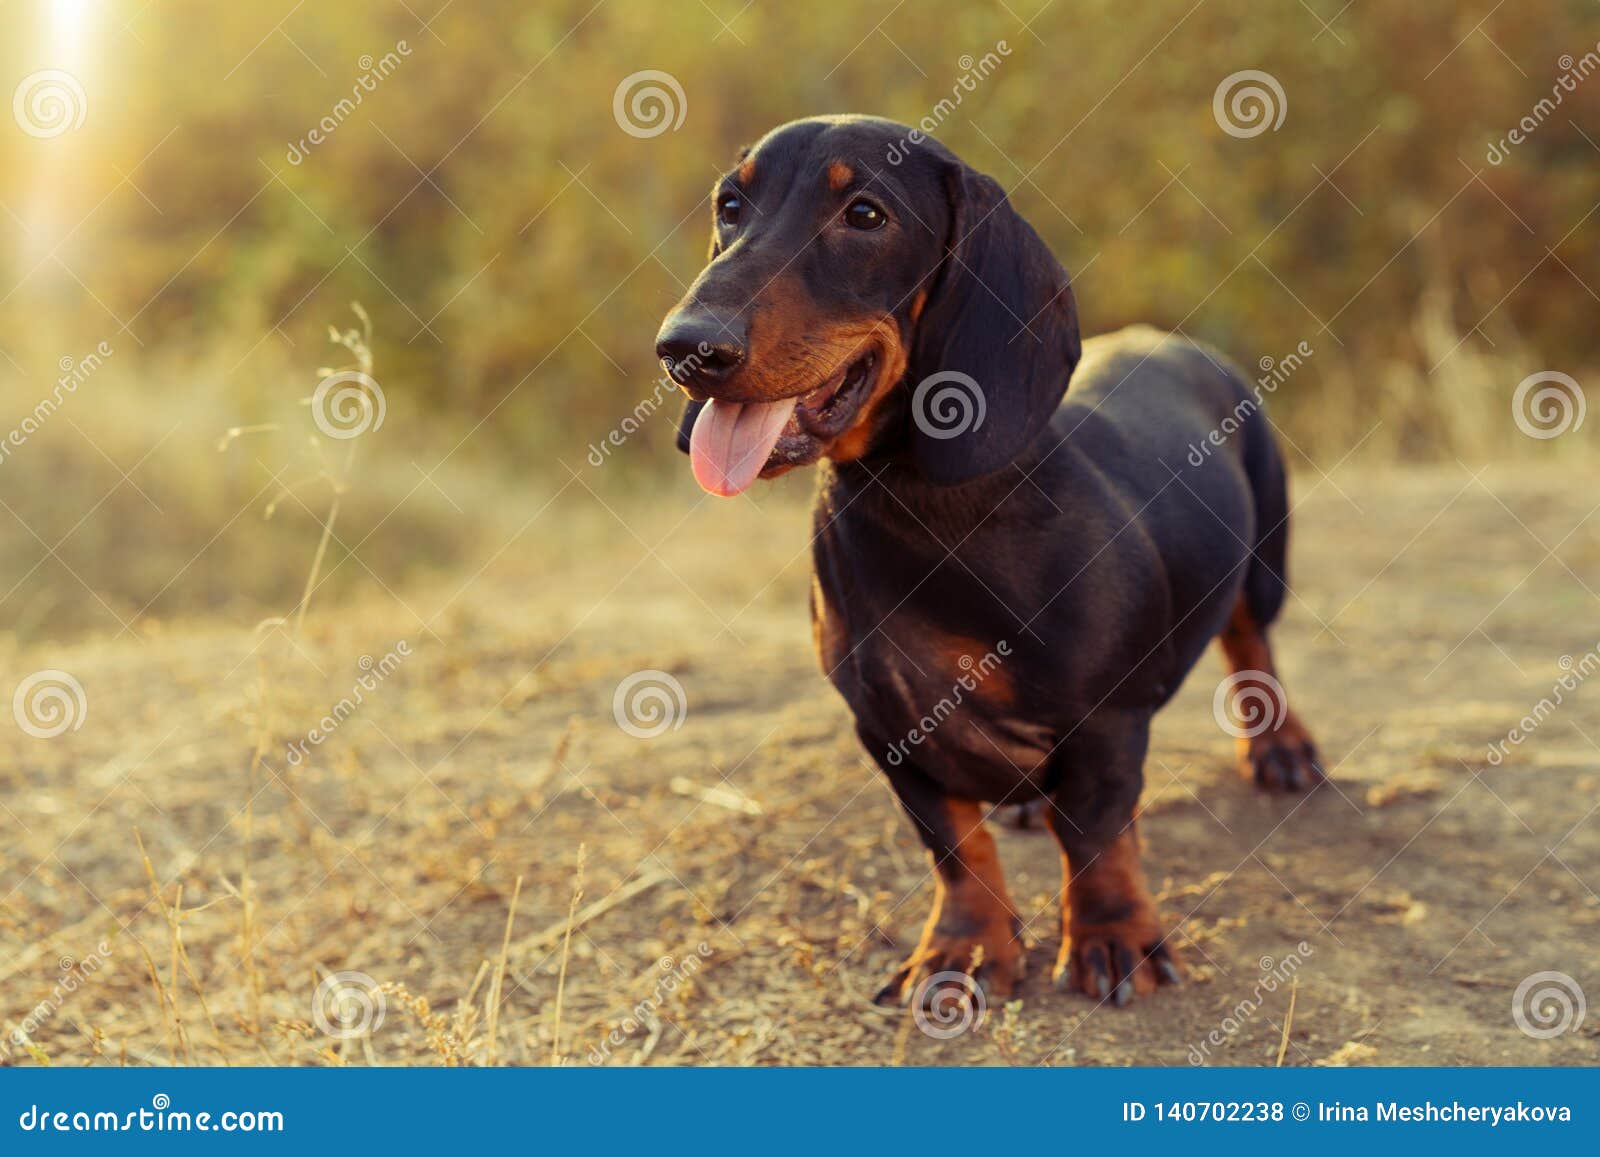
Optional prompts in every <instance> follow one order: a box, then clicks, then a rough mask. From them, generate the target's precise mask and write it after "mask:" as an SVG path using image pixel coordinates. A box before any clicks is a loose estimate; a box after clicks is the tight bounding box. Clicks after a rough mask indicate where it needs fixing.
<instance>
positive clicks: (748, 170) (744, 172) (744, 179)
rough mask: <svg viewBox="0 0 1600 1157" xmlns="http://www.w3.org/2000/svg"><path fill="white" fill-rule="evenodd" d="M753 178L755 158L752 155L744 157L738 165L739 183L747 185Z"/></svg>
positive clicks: (754, 176)
mask: <svg viewBox="0 0 1600 1157" xmlns="http://www.w3.org/2000/svg"><path fill="white" fill-rule="evenodd" d="M755 179H756V159H755V158H754V157H746V158H745V159H744V160H743V161H742V162H741V163H740V165H739V183H740V184H741V185H748V184H749V183H750V182H751V181H753V180H755Z"/></svg>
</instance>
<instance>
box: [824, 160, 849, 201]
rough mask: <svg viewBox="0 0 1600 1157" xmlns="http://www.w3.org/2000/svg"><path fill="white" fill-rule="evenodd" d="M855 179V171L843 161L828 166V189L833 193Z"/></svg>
mask: <svg viewBox="0 0 1600 1157" xmlns="http://www.w3.org/2000/svg"><path fill="white" fill-rule="evenodd" d="M855 179H856V174H855V170H854V169H852V168H851V167H850V166H849V165H847V164H845V163H844V162H843V161H834V162H833V163H832V164H830V165H829V166H828V188H830V189H832V190H833V191H834V192H835V193H837V192H839V191H840V190H841V189H843V188H844V187H845V186H846V185H848V184H849V183H850V182H851V181H853V180H855Z"/></svg>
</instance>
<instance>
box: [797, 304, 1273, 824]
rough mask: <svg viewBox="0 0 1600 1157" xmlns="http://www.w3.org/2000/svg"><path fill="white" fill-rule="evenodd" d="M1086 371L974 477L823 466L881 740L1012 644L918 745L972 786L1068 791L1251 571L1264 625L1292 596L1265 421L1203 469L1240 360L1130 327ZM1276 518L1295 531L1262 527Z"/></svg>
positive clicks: (835, 553) (923, 763) (829, 515)
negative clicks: (1026, 436)
mask: <svg viewBox="0 0 1600 1157" xmlns="http://www.w3.org/2000/svg"><path fill="white" fill-rule="evenodd" d="M1074 383H1075V385H1074V389H1073V391H1072V393H1071V394H1070V395H1069V396H1068V398H1067V400H1066V401H1065V402H1064V403H1063V404H1062V406H1061V408H1060V409H1059V410H1058V411H1057V412H1056V414H1055V417H1054V419H1053V420H1052V422H1051V424H1050V429H1049V431H1048V433H1047V434H1046V435H1045V436H1043V437H1041V438H1040V439H1039V440H1038V442H1037V443H1036V444H1035V445H1034V446H1033V447H1032V448H1031V449H1030V451H1029V455H1028V457H1027V458H1025V459H1023V460H1019V461H1018V462H1016V463H1015V464H1014V468H1013V469H1009V470H1002V471H1000V472H999V473H997V474H995V475H993V476H991V477H989V478H987V479H984V480H981V481H978V482H974V483H971V484H969V486H967V487H962V488H959V489H955V490H950V489H944V488H939V487H935V486H931V485H929V484H928V483H927V482H925V481H923V480H922V478H921V477H920V475H919V474H918V473H917V471H916V470H915V468H914V467H912V466H910V465H909V464H904V463H898V464H897V463H893V462H890V463H883V464H877V463H873V464H865V463H846V464H843V465H840V466H827V467H824V474H823V479H822V486H821V491H820V495H819V498H818V502H817V507H816V539H815V543H814V547H813V553H814V557H815V561H816V573H817V584H816V587H815V590H814V594H813V600H812V611H813V614H814V616H815V618H816V624H817V645H818V651H819V657H820V659H821V661H822V666H823V670H824V671H825V672H827V674H828V677H829V678H830V679H831V680H832V681H833V683H834V685H835V686H836V687H838V689H839V691H840V693H841V694H843V696H844V698H845V700H846V702H848V703H849V705H850V709H851V711H852V712H853V713H854V714H855V718H856V723H857V726H858V727H859V729H860V730H861V732H862V737H863V739H864V741H865V742H866V746H867V750H868V751H870V752H873V753H875V754H879V753H883V752H886V751H889V750H891V749H892V748H891V744H893V743H895V742H896V741H898V740H902V739H903V738H904V737H905V736H907V735H908V734H911V733H913V732H917V731H920V730H921V729H922V728H923V721H924V719H925V717H926V716H927V715H928V712H929V709H930V706H931V705H934V704H937V703H939V702H941V701H942V700H944V699H947V698H949V697H951V694H952V689H953V688H954V687H955V686H956V685H957V681H958V679H959V677H960V676H961V674H963V669H962V667H961V657H963V656H965V657H967V658H968V659H970V660H971V661H972V662H973V663H977V662H978V661H979V660H981V659H982V657H983V656H984V655H985V654H986V653H989V652H991V651H993V650H994V648H995V647H996V645H997V644H998V643H999V642H1004V643H1005V644H1006V650H1007V652H1009V653H1008V654H1007V655H1005V656H1003V657H1002V659H1003V661H1002V662H999V663H998V664H994V670H993V671H992V673H984V674H983V675H982V676H981V682H982V684H983V685H982V686H980V687H977V688H975V689H974V691H973V692H972V693H970V694H966V695H963V696H962V702H961V703H960V704H959V705H958V706H957V708H956V710H955V712H954V714H953V715H951V716H950V717H949V718H948V719H947V720H945V721H942V722H940V723H939V728H940V734H939V736H938V739H937V741H931V739H930V740H924V741H921V742H919V743H918V744H917V745H916V752H915V758H916V764H917V766H918V767H919V768H920V769H921V770H922V771H924V772H926V773H927V774H929V775H931V776H934V777H936V778H937V779H938V780H939V782H940V784H941V785H942V786H943V787H944V788H945V789H946V790H947V791H949V792H950V793H951V794H954V795H962V796H966V797H969V798H973V799H983V800H993V801H1005V802H1008V803H1021V802H1024V801H1026V800H1028V799H1032V798H1034V797H1037V796H1039V795H1051V794H1053V793H1054V792H1055V791H1056V790H1057V789H1060V788H1063V787H1069V786H1070V781H1071V779H1072V768H1073V765H1074V763H1075V760H1074V759H1073V758H1072V756H1073V753H1074V751H1075V750H1077V749H1078V748H1079V747H1081V746H1083V745H1084V744H1085V743H1092V742H1095V741H1097V740H1098V739H1100V738H1103V734H1104V733H1105V732H1106V731H1108V730H1110V729H1115V730H1117V731H1126V732H1127V733H1128V736H1129V738H1131V737H1132V735H1133V733H1135V732H1137V733H1142V732H1143V729H1144V728H1145V727H1146V726H1147V725H1148V722H1149V718H1150V715H1151V714H1152V713H1153V712H1154V711H1155V710H1156V709H1157V708H1159V707H1161V706H1162V705H1163V704H1164V703H1166V701H1167V700H1168V699H1169V698H1171V696H1172V694H1173V693H1174V692H1175V691H1176V690H1177V688H1178V686H1179V684H1180V683H1181V682H1182V680H1183V678H1184V676H1185V675H1186V674H1187V673H1188V672H1189V669H1190V668H1191V667H1193V665H1194V663H1195V662H1196V660H1198V659H1199V657H1200V655H1201V654H1202V653H1203V652H1204V650H1205V648H1206V647H1207V645H1208V644H1209V643H1210V642H1211V640H1212V639H1214V638H1216V636H1217V635H1218V633H1219V632H1220V631H1221V630H1222V628H1223V626H1224V625H1225V624H1226V623H1227V621H1228V619H1229V616H1230V615H1231V613H1232V611H1233V609H1234V607H1235V606H1236V605H1237V604H1238V603H1239V600H1240V597H1241V593H1242V592H1243V591H1244V590H1245V588H1246V587H1247V586H1248V587H1249V588H1250V590H1251V592H1252V593H1251V596H1250V597H1249V598H1248V600H1247V601H1248V603H1249V607H1250V611H1251V614H1252V616H1253V617H1254V618H1255V620H1256V621H1257V622H1258V623H1262V624H1265V623H1270V622H1271V621H1272V620H1273V618H1275V617H1276V615H1277V612H1278V608H1279V606H1280V604H1281V602H1282V591H1283V587H1282V573H1283V541H1284V536H1283V534H1282V533H1281V528H1282V523H1283V518H1284V513H1285V509H1284V501H1283V470H1282V466H1281V464H1280V463H1279V461H1278V457H1277V452H1276V448H1275V447H1274V445H1273V442H1272V439H1271V437H1270V434H1269V431H1268V429H1267V427H1266V423H1265V421H1264V420H1263V419H1261V418H1259V417H1256V418H1253V419H1250V420H1247V422H1246V423H1245V425H1244V426H1243V428H1242V429H1240V430H1239V431H1238V432H1237V433H1236V434H1235V435H1234V436H1233V437H1232V438H1231V439H1229V440H1228V441H1227V442H1225V443H1224V444H1223V446H1222V447H1220V448H1217V449H1215V450H1214V455H1215V459H1216V460H1215V461H1214V462H1211V463H1208V464H1207V466H1208V468H1207V469H1204V470H1189V469H1187V468H1186V465H1185V456H1186V455H1187V454H1188V453H1189V452H1190V447H1191V446H1193V445H1196V444H1204V443H1205V441H1206V438H1207V435H1208V433H1209V432H1210V431H1212V430H1215V429H1217V428H1218V427H1220V426H1221V424H1222V423H1223V421H1224V420H1225V419H1227V418H1229V417H1231V415H1232V413H1233V411H1234V407H1235V406H1236V405H1237V404H1238V403H1240V402H1241V401H1243V400H1244V399H1246V398H1247V397H1249V393H1248V389H1247V387H1245V386H1244V385H1243V384H1242V383H1241V382H1240V380H1239V379H1238V377H1237V375H1235V374H1233V373H1232V372H1231V371H1230V370H1228V369H1226V368H1224V366H1223V365H1222V364H1221V363H1219V362H1218V361H1217V360H1216V359H1215V358H1214V357H1213V356H1211V355H1209V354H1207V353H1206V352H1204V351H1202V350H1201V349H1200V348H1199V347H1197V346H1194V345H1192V344H1190V343H1187V342H1184V341H1182V340H1179V339H1174V338H1170V337H1165V336H1163V335H1161V334H1159V333H1157V332H1156V331H1154V330H1146V329H1133V330H1125V331H1123V332H1121V333H1118V334H1114V335H1109V336H1106V337H1101V338H1097V339H1094V340H1092V341H1090V342H1088V343H1086V344H1085V346H1084V357H1083V361H1082V362H1081V363H1080V364H1079V366H1078V369H1077V371H1076V373H1075V375H1074ZM1163 463H1170V464H1172V465H1173V467H1174V469H1173V470H1172V471H1170V472H1169V471H1168V470H1166V469H1163V468H1162V464H1163ZM1180 470H1181V471H1183V473H1182V474H1180V473H1178V471H1180ZM1185 475H1188V476H1187V477H1186V476H1185ZM1258 527H1259V528H1262V529H1267V530H1271V529H1276V530H1277V531H1278V533H1276V534H1275V535H1272V536H1271V538H1270V541H1267V542H1265V543H1262V542H1260V541H1258V538H1257V532H1258V530H1257V528H1258ZM1263 547H1264V549H1261V548H1263ZM1257 550H1259V551H1260V554H1261V555H1262V557H1260V558H1256V557H1254V556H1253V555H1252V551H1257ZM969 673H970V672H969ZM978 678H979V677H974V680H975V681H976V680H977V679H978ZM957 693H958V694H959V692H957ZM1114 770H1115V772H1116V774H1118V775H1128V776H1130V777H1132V778H1136V777H1137V773H1138V767H1137V766H1134V767H1119V768H1116V769H1114ZM892 774H894V772H893V770H891V775H892ZM1095 774H1096V775H1098V776H1102V777H1103V776H1104V775H1105V771H1104V770H1097V771H1096V772H1095ZM1088 818H1091V817H1079V818H1078V822H1079V823H1080V824H1082V823H1084V821H1085V819H1088ZM1125 820H1126V817H1125V816H1124V817H1122V818H1121V819H1119V820H1118V821H1117V822H1118V824H1119V825H1120V824H1121V823H1122V822H1125Z"/></svg>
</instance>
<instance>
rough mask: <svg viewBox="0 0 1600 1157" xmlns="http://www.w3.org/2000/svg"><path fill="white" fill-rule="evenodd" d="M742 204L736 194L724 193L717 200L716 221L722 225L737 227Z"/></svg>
mask: <svg viewBox="0 0 1600 1157" xmlns="http://www.w3.org/2000/svg"><path fill="white" fill-rule="evenodd" d="M743 208H744V202H743V201H741V200H740V199H739V195H738V194H737V193H724V194H722V196H720V197H718V198H717V220H718V221H720V222H721V223H722V224H724V225H737V224H738V223H739V213H740V211H741V210H742V209H743Z"/></svg>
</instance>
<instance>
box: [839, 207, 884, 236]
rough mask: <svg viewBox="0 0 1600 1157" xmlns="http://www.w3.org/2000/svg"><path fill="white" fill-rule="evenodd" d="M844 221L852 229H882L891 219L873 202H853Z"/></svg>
mask: <svg viewBox="0 0 1600 1157" xmlns="http://www.w3.org/2000/svg"><path fill="white" fill-rule="evenodd" d="M844 219H845V221H846V223H848V224H849V226H850V227H851V228H852V229H882V228H883V227H884V225H885V224H887V223H888V221H889V218H888V217H886V216H885V215H884V212H883V210H882V209H880V208H878V207H877V206H876V205H874V204H873V203H872V202H871V201H864V200H863V201H852V202H851V203H850V207H849V208H848V209H846V210H845V211H844Z"/></svg>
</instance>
